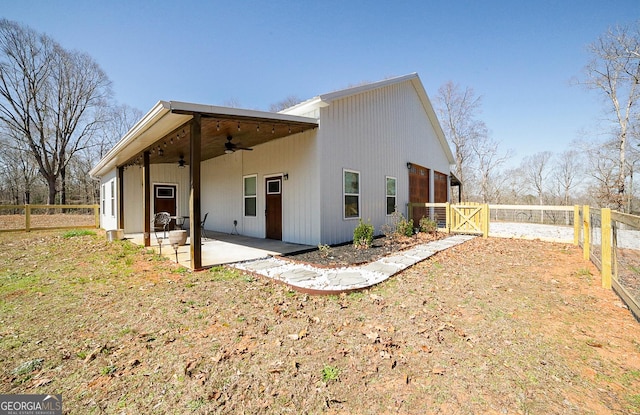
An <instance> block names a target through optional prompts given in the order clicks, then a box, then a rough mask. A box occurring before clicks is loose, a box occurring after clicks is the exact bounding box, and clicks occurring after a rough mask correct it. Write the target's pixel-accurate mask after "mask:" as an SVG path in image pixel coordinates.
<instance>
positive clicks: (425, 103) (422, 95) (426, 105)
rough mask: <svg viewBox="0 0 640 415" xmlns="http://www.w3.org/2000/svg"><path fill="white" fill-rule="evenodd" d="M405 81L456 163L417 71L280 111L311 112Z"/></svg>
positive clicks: (300, 113)
mask: <svg viewBox="0 0 640 415" xmlns="http://www.w3.org/2000/svg"><path fill="white" fill-rule="evenodd" d="M403 82H410V83H411V85H412V86H413V87H414V89H415V91H416V93H417V94H418V98H419V99H420V102H421V103H422V108H423V109H424V111H425V113H426V114H427V117H428V118H429V121H430V122H431V125H432V126H433V129H434V131H435V133H436V136H437V137H438V141H439V142H440V145H441V146H442V149H443V151H444V152H445V154H446V156H447V159H448V161H449V163H450V164H453V163H455V159H454V157H453V153H452V152H451V148H450V147H449V142H448V141H447V139H446V137H445V135H444V131H442V126H441V125H440V121H438V117H437V116H436V113H435V111H434V109H433V106H432V105H431V101H430V100H429V96H428V95H427V91H425V89H424V86H423V85H422V81H420V77H419V76H418V74H417V73H415V72H414V73H411V74H408V75H404V76H398V77H395V78H389V79H384V80H382V81H378V82H371V83H368V84H363V85H358V86H355V87H351V88H346V89H341V90H339V91H334V92H329V93H327V94H322V95H318V96H316V97H313V98H311V99H309V100H307V101H304V102H301V103H299V104H297V105H294V106H293V107H290V108H287V109H285V110H282V111H280V113H281V114H291V115H303V114H309V113H310V112H312V111H314V110H315V109H318V108H322V107H326V106H328V105H330V104H331V102H333V101H336V100H338V99H343V98H347V97H350V96H353V95H357V94H362V93H365V92H369V91H373V90H375V89H380V88H384V87H387V86H389V85H395V84H400V83H403Z"/></svg>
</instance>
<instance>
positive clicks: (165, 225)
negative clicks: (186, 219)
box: [151, 212, 171, 239]
mask: <svg viewBox="0 0 640 415" xmlns="http://www.w3.org/2000/svg"><path fill="white" fill-rule="evenodd" d="M170 223H171V215H170V214H169V212H158V213H156V214H155V215H153V220H152V221H151V227H152V228H153V232H154V233H155V235H156V239H160V238H162V239H166V238H167V231H168V230H169V224H170ZM160 231H162V237H159V236H158V232H160Z"/></svg>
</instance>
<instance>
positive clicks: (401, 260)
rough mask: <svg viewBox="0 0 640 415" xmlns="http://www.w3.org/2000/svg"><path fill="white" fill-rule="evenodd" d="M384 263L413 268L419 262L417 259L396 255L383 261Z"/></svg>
mask: <svg viewBox="0 0 640 415" xmlns="http://www.w3.org/2000/svg"><path fill="white" fill-rule="evenodd" d="M383 260H384V262H386V263H392V264H400V265H404V266H407V267H408V266H411V265H413V264H415V263H416V262H417V260H416V259H414V258H409V257H406V256H404V255H394V256H389V257H386V258H384V259H383Z"/></svg>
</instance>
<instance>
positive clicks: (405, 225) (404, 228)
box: [396, 214, 413, 236]
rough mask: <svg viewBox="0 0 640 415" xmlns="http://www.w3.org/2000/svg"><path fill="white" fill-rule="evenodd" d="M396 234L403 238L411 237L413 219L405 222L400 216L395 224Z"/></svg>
mask: <svg viewBox="0 0 640 415" xmlns="http://www.w3.org/2000/svg"><path fill="white" fill-rule="evenodd" d="M396 233H398V234H399V235H404V236H413V219H409V220H406V219H405V218H404V216H402V214H401V215H400V219H399V220H398V223H396Z"/></svg>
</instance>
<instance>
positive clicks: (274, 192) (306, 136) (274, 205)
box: [90, 74, 454, 269]
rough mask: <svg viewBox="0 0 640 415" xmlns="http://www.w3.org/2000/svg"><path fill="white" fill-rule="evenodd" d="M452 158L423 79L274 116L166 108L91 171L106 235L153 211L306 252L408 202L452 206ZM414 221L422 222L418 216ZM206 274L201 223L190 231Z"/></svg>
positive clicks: (138, 227) (132, 226) (140, 223)
mask: <svg viewBox="0 0 640 415" xmlns="http://www.w3.org/2000/svg"><path fill="white" fill-rule="evenodd" d="M453 163H454V159H453V155H452V153H451V150H450V148H449V145H448V143H447V141H446V139H445V137H444V134H443V132H442V129H441V127H440V124H439V122H438V119H437V117H436V114H435V112H434V110H433V107H432V105H431V102H430V101H429V98H428V96H427V94H426V92H425V90H424V87H423V85H422V83H421V81H420V78H419V77H418V75H417V74H409V75H405V76H401V77H396V78H391V79H385V80H383V81H379V82H374V83H370V84H366V85H361V86H356V87H352V88H347V89H343V90H340V91H336V92H331V93H328V94H324V95H319V96H317V97H314V98H312V99H310V100H308V101H305V102H302V103H300V104H298V105H296V106H294V107H291V108H288V109H286V110H284V111H281V112H279V113H270V112H262V111H254V110H245V109H238V108H226V107H218V106H209V105H199V104H192V103H184V102H175V101H169V102H167V101H160V102H158V104H156V106H154V107H153V108H152V109H151V111H149V112H148V113H147V114H146V115H145V116H144V117H143V118H142V119H141V120H140V121H139V122H138V123H137V124H136V125H135V126H134V127H133V128H132V129H131V130H130V131H129V132H128V133H127V134H126V135H125V136H124V137H123V138H122V139H121V140H120V141H119V142H118V143H117V144H116V145H115V146H114V147H113V149H111V150H110V151H109V152H108V153H107V154H106V156H105V157H104V158H103V159H102V160H101V161H100V162H99V163H98V164H97V165H96V166H95V167H94V168H93V169H92V170H91V172H90V174H91V175H92V176H93V177H96V178H99V180H100V182H101V192H100V203H101V211H100V223H101V227H102V228H104V229H124V231H125V233H136V232H143V233H144V234H145V245H148V244H149V239H150V237H151V236H150V233H151V229H150V222H151V218H152V215H153V213H154V212H158V211H168V212H170V213H171V214H172V215H173V216H176V217H178V218H179V217H181V216H185V217H189V218H198V220H197V221H194V220H191V222H192V223H197V224H199V222H200V220H201V218H203V217H204V215H205V214H207V213H208V215H207V221H206V223H205V228H206V229H207V230H209V229H210V230H214V231H219V232H226V233H231V232H238V233H239V234H242V235H246V236H252V237H256V238H271V239H281V240H283V241H286V242H292V243H300V244H307V245H318V244H337V243H342V242H347V241H350V240H351V239H352V238H353V230H354V228H355V227H356V226H357V225H358V221H359V219H363V220H364V221H370V222H371V223H372V224H373V225H374V226H375V228H376V230H377V232H380V229H381V227H382V225H384V224H385V223H388V222H389V221H390V217H391V214H392V213H393V212H394V211H395V210H396V209H397V210H398V211H399V212H401V213H403V214H404V215H405V216H406V215H407V213H408V212H407V211H406V210H407V207H406V206H407V203H408V202H445V201H448V199H449V194H450V182H451V180H452V179H451V178H452V176H451V174H450V166H451V165H452V164H453ZM417 219H419V218H418V217H416V220H417ZM189 232H190V237H191V241H192V243H191V247H190V249H191V259H192V262H191V263H192V266H193V268H196V269H197V268H201V265H202V264H201V256H200V255H201V240H200V233H201V230H200V226H191V227H190V231H189Z"/></svg>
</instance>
